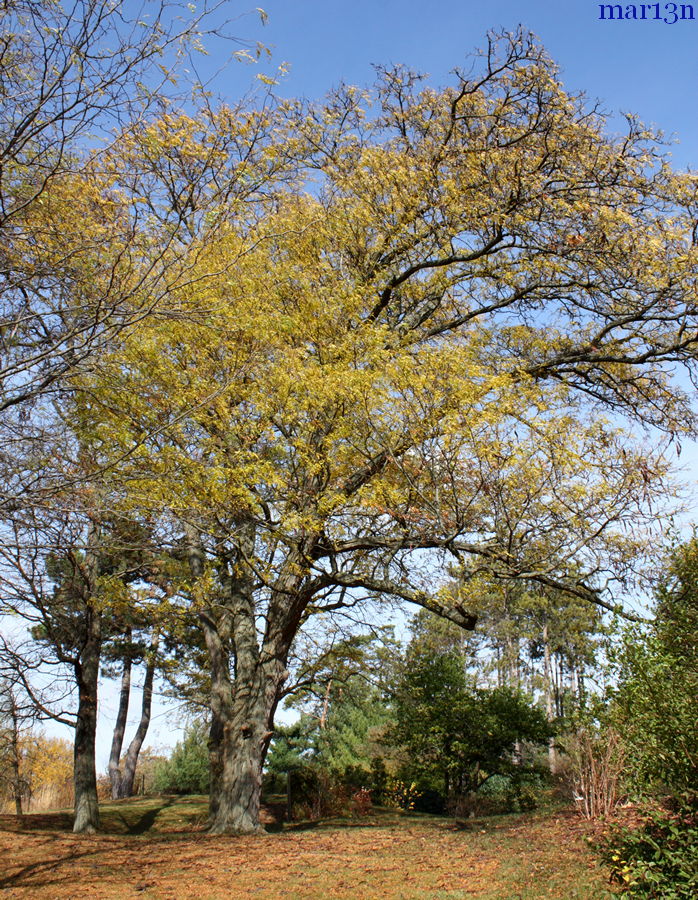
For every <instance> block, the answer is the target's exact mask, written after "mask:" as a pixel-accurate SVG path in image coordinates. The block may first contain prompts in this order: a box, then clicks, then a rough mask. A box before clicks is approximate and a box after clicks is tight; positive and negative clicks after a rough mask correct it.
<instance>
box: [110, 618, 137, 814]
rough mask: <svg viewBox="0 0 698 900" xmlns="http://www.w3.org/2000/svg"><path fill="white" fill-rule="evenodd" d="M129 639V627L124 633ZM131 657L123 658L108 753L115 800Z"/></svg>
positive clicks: (125, 717) (113, 798) (119, 787)
mask: <svg viewBox="0 0 698 900" xmlns="http://www.w3.org/2000/svg"><path fill="white" fill-rule="evenodd" d="M126 637H127V638H128V639H129V640H130V637H131V633H130V629H129V631H128V632H127V634H126ZM131 665H132V662H131V657H130V655H129V656H127V657H126V659H125V660H124V669H123V672H122V674H121V693H120V695H119V709H118V712H117V714H116V723H115V725H114V735H113V737H112V742H111V753H110V754H109V781H110V782H111V798H112V800H116V799H117V798H118V797H121V796H123V795H122V794H121V781H122V778H121V769H120V767H119V761H120V759H121V748H122V747H123V743H124V733H125V731H126V721H127V719H128V702H129V699H130V696H131Z"/></svg>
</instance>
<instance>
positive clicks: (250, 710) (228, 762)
mask: <svg viewBox="0 0 698 900" xmlns="http://www.w3.org/2000/svg"><path fill="white" fill-rule="evenodd" d="M274 668H275V669H277V670H278V666H276V665H275V666H274ZM282 683H283V675H281V673H279V672H278V671H277V672H276V673H270V672H268V671H267V672H265V671H264V667H263V666H261V665H260V666H259V667H258V669H257V672H256V673H254V675H253V677H252V678H250V679H249V680H248V679H245V680H244V681H241V682H238V689H237V690H236V692H235V695H234V697H233V704H232V716H231V719H230V721H229V722H226V724H225V726H224V729H223V742H222V750H223V752H222V754H221V757H220V761H221V764H222V771H221V776H220V781H219V784H218V797H217V803H216V809H215V813H214V814H212V816H211V826H210V829H209V830H210V832H211V833H212V834H257V833H260V832H263V831H264V829H263V827H262V826H261V825H260V821H259V813H260V804H261V800H262V766H263V765H264V758H265V756H266V753H267V749H268V747H269V741H270V738H271V735H272V730H271V722H272V720H273V715H274V710H275V708H276V702H277V697H278V692H279V689H280V687H281V684H282Z"/></svg>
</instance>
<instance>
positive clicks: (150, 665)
mask: <svg viewBox="0 0 698 900" xmlns="http://www.w3.org/2000/svg"><path fill="white" fill-rule="evenodd" d="M158 643H159V639H158V635H157V634H153V637H152V640H151V642H150V653H149V656H148V662H147V665H146V670H145V681H144V682H143V702H142V705H141V720H140V722H139V723H138V728H137V729H136V733H135V735H134V737H133V740H132V741H131V743H130V744H129V745H128V750H127V751H126V760H125V762H124V775H123V778H122V779H121V786H120V791H119V796H120V797H132V796H133V783H134V781H135V779H136V767H137V766H138V757H139V755H140V752H141V747H142V746H143V741H144V740H145V736H146V735H147V733H148V728H149V727H150V714H151V710H152V706H153V681H154V679H155V663H156V660H157V652H158Z"/></svg>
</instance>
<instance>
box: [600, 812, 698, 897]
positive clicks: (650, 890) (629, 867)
mask: <svg viewBox="0 0 698 900" xmlns="http://www.w3.org/2000/svg"><path fill="white" fill-rule="evenodd" d="M600 850H601V856H602V859H603V860H604V862H605V863H606V864H607V865H609V866H610V868H611V881H612V882H613V883H615V884H617V885H620V886H621V888H622V892H623V893H624V894H626V895H627V896H629V897H644V898H657V900H659V898H661V900H693V898H695V897H698V802H697V798H696V797H693V798H691V799H686V800H684V802H683V803H682V804H681V806H680V808H679V809H678V810H677V811H676V812H669V811H666V810H652V811H649V812H647V813H646V814H645V816H644V821H643V823H642V824H641V826H640V827H638V828H628V827H621V826H616V827H615V828H613V829H612V830H611V833H610V835H609V837H608V838H607V839H606V841H605V842H604V844H603V845H602V847H601V848H600Z"/></svg>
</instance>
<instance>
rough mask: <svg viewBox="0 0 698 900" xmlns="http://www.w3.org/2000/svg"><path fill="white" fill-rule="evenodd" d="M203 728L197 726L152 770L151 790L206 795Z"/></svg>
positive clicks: (207, 765)
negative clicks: (152, 785) (152, 787)
mask: <svg viewBox="0 0 698 900" xmlns="http://www.w3.org/2000/svg"><path fill="white" fill-rule="evenodd" d="M209 779H210V774H209V756H208V746H207V734H206V726H205V725H204V724H203V723H197V724H195V725H192V726H191V727H190V728H188V729H187V730H186V731H185V733H184V738H183V740H181V741H180V742H179V743H178V744H177V746H176V747H175V748H174V750H173V751H172V755H171V756H170V758H169V759H166V760H163V761H162V762H161V763H160V764H159V765H158V767H157V769H156V771H155V778H154V788H155V790H156V791H157V792H158V793H161V794H165V793H167V794H205V793H207V792H208V787H209Z"/></svg>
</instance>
